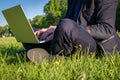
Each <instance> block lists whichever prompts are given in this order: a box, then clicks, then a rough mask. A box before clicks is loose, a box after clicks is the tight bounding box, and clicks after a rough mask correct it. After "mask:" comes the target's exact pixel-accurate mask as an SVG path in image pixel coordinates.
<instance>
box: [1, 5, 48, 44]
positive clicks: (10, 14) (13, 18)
mask: <svg viewBox="0 0 120 80" xmlns="http://www.w3.org/2000/svg"><path fill="white" fill-rule="evenodd" d="M2 13H3V15H4V17H5V19H6V21H7V23H8V25H9V27H10V29H11V31H12V33H13V34H14V36H15V38H16V40H17V41H18V42H22V43H34V44H39V43H44V42H47V41H49V40H43V41H39V39H38V38H37V37H36V35H35V34H34V30H33V28H32V26H31V24H30V22H29V21H28V19H27V17H26V16H25V13H24V11H23V9H22V7H21V5H17V6H14V7H12V8H9V9H6V10H3V11H2Z"/></svg>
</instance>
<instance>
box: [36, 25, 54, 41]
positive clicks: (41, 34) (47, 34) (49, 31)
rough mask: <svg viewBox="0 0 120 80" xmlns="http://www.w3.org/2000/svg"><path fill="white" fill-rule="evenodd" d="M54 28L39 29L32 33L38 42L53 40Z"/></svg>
mask: <svg viewBox="0 0 120 80" xmlns="http://www.w3.org/2000/svg"><path fill="white" fill-rule="evenodd" d="M55 28H56V26H50V27H49V28H43V29H39V30H37V31H35V32H34V34H35V35H36V36H37V37H38V38H39V39H40V40H48V39H51V38H53V35H54V30H55Z"/></svg>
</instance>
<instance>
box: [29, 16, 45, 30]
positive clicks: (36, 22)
mask: <svg viewBox="0 0 120 80" xmlns="http://www.w3.org/2000/svg"><path fill="white" fill-rule="evenodd" d="M43 17H44V16H42V15H37V16H35V17H34V18H33V19H32V20H31V19H29V21H30V23H31V25H32V26H33V27H36V28H41V27H43V24H42V20H43Z"/></svg>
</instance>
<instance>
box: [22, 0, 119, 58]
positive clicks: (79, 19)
mask: <svg viewBox="0 0 120 80" xmlns="http://www.w3.org/2000/svg"><path fill="white" fill-rule="evenodd" d="M117 3H118V0H68V10H67V13H66V16H65V17H64V19H63V20H61V21H60V22H59V23H58V25H57V28H56V30H55V34H54V38H53V40H52V43H51V42H50V43H49V45H48V43H44V44H37V45H35V44H24V46H25V47H26V45H27V47H26V49H30V48H34V47H40V48H41V47H42V48H45V49H46V50H48V51H49V50H52V53H53V54H58V53H59V52H60V51H63V54H64V55H66V56H68V55H70V54H71V52H72V51H73V49H74V46H75V45H82V47H83V50H85V49H86V48H89V51H90V52H94V51H96V50H98V47H99V49H102V50H103V51H105V52H107V53H110V54H111V53H112V52H113V50H114V48H116V50H118V51H120V38H119V37H118V35H117V33H116V30H115V18H116V7H117ZM88 29H90V32H89V33H88ZM112 36H113V38H111V37H112ZM30 46H32V47H30Z"/></svg>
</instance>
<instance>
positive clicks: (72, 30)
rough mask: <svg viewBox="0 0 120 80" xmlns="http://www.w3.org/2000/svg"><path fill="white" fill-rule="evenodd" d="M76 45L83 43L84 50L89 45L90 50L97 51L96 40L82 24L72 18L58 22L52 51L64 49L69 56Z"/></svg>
mask: <svg viewBox="0 0 120 80" xmlns="http://www.w3.org/2000/svg"><path fill="white" fill-rule="evenodd" d="M75 45H82V48H83V50H85V49H87V48H88V47H89V51H90V52H95V51H96V41H95V40H94V39H93V38H92V37H91V36H90V35H89V33H88V32H86V31H85V30H84V29H83V28H82V27H81V26H80V25H78V24H77V23H75V22H74V21H72V20H70V19H63V20H61V21H60V23H59V24H58V26H57V28H56V30H55V33H54V39H53V42H52V47H51V48H52V53H53V54H57V53H59V52H60V51H61V50H63V54H64V55H66V56H68V55H70V54H71V52H72V51H73V49H74V46H75Z"/></svg>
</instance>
